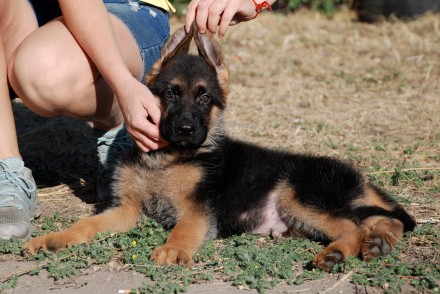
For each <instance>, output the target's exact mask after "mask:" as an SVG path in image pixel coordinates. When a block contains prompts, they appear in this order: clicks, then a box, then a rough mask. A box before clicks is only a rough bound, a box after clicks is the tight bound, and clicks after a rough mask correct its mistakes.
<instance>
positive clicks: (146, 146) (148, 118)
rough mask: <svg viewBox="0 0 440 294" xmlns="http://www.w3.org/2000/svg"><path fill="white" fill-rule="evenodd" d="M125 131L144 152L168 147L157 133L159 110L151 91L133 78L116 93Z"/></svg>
mask: <svg viewBox="0 0 440 294" xmlns="http://www.w3.org/2000/svg"><path fill="white" fill-rule="evenodd" d="M116 95H117V97H118V98H119V99H118V101H119V106H120V108H121V111H122V114H123V116H124V121H125V125H126V127H127V131H128V132H129V133H130V135H131V136H132V138H133V140H134V141H135V142H136V144H137V146H138V147H139V148H140V149H141V150H142V151H144V152H148V151H151V150H156V149H159V148H162V147H165V146H166V145H168V143H167V142H166V141H164V140H163V139H162V138H161V136H160V133H159V122H160V109H159V107H158V105H157V103H156V98H155V97H154V95H153V94H152V93H151V91H150V90H149V89H148V88H147V87H146V86H145V85H144V84H142V83H141V82H139V81H138V80H137V79H135V78H131V79H129V80H128V81H127V82H126V84H125V87H123V89H122V91H119V92H118V93H116Z"/></svg>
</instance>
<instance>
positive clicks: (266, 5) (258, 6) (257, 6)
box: [252, 0, 272, 18]
mask: <svg viewBox="0 0 440 294" xmlns="http://www.w3.org/2000/svg"><path fill="white" fill-rule="evenodd" d="M252 2H254V5H255V12H256V13H257V14H256V15H255V16H254V18H256V17H257V16H258V14H259V13H260V12H261V11H263V10H264V9H266V8H269V10H272V6H270V4H269V3H267V1H263V2H261V3H260V4H258V3H257V2H255V0H252Z"/></svg>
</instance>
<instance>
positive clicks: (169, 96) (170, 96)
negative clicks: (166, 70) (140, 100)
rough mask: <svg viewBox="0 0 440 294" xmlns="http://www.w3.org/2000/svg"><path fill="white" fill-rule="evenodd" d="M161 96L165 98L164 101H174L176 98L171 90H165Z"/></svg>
mask: <svg viewBox="0 0 440 294" xmlns="http://www.w3.org/2000/svg"><path fill="white" fill-rule="evenodd" d="M163 96H164V97H165V99H167V100H174V99H175V98H176V95H175V94H174V92H173V90H171V89H166V90H165V91H164V92H163Z"/></svg>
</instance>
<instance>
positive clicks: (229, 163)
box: [25, 29, 415, 270]
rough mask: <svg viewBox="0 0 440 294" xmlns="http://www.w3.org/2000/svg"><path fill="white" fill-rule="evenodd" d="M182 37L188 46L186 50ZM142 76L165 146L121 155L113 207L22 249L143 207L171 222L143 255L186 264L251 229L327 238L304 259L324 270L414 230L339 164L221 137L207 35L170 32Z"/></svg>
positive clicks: (54, 246) (122, 220)
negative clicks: (215, 241) (218, 240)
mask: <svg viewBox="0 0 440 294" xmlns="http://www.w3.org/2000/svg"><path fill="white" fill-rule="evenodd" d="M193 31H194V30H193ZM193 37H194V40H195V42H196V45H197V48H198V51H199V55H198V56H195V55H189V54H188V48H189V44H190V41H191V40H192V39H193ZM147 85H148V86H149V88H150V89H151V91H152V92H153V93H154V95H155V96H156V97H157V99H158V101H159V104H160V107H161V110H162V118H161V122H160V131H161V134H162V136H163V137H164V138H165V139H166V140H167V141H169V142H170V145H169V146H168V147H166V148H163V149H161V150H157V151H154V152H150V153H142V152H140V151H139V150H137V151H134V152H133V153H132V154H130V156H129V157H128V158H127V159H126V160H125V162H124V163H123V164H122V165H121V166H120V167H119V169H118V170H117V173H116V177H115V178H116V183H115V187H114V188H115V189H114V190H115V196H116V198H117V200H116V203H115V205H114V207H113V208H111V209H109V210H107V211H105V212H104V213H102V214H99V215H96V216H92V217H88V218H85V219H82V220H80V221H79V222H78V223H77V224H75V225H74V226H72V227H71V228H69V229H67V230H65V231H63V232H58V233H51V234H49V235H46V236H43V237H39V238H35V239H33V240H31V241H29V242H28V243H27V244H26V245H25V248H26V249H27V250H28V251H29V252H30V253H34V252H36V251H37V250H39V249H40V248H42V249H44V250H58V249H60V248H63V247H66V246H71V245H73V244H77V243H82V242H89V241H90V240H92V239H93V237H94V236H95V235H96V233H97V232H101V231H114V232H121V231H127V230H128V229H130V228H132V227H134V226H136V225H137V223H138V222H139V220H140V217H141V214H142V213H146V214H147V215H148V216H150V217H152V218H154V219H156V220H157V221H158V222H159V223H161V224H162V225H164V226H165V227H166V228H169V229H171V233H170V234H169V237H168V239H167V242H166V243H165V244H164V245H163V246H161V247H159V248H156V249H155V250H154V251H153V253H152V258H153V259H154V260H155V261H156V263H157V264H171V263H180V264H188V263H190V262H191V260H192V257H193V255H194V254H195V253H196V251H197V250H198V248H199V247H200V246H201V245H202V244H203V242H204V241H206V240H208V239H212V238H215V237H217V236H228V235H231V234H239V233H242V232H254V233H259V234H271V235H272V236H274V237H277V236H281V235H283V236H289V235H290V236H298V235H300V236H306V237H309V238H312V239H319V240H327V241H329V245H328V246H327V247H326V248H325V249H324V250H323V251H322V252H320V253H319V254H318V255H316V257H315V258H314V260H313V264H314V265H315V266H317V267H320V268H323V269H325V270H328V269H329V268H331V267H332V266H333V265H334V264H335V263H337V262H339V261H343V260H344V259H345V258H346V257H347V256H360V257H362V258H364V259H365V260H369V259H370V258H372V257H376V256H380V255H382V254H386V253H389V252H390V251H391V250H392V249H393V247H394V246H395V244H396V242H397V241H398V240H399V239H400V238H401V237H402V234H403V232H404V231H408V230H412V229H413V228H414V226H415V222H414V220H413V219H412V218H411V217H410V216H409V215H408V214H407V213H406V212H405V211H404V209H403V208H402V207H401V206H400V205H399V204H398V203H396V202H395V201H394V200H392V199H391V198H390V197H389V196H388V195H387V194H386V193H385V192H383V191H382V190H381V189H379V188H377V187H375V186H374V185H373V184H371V183H369V182H368V180H367V179H366V178H365V177H364V176H362V175H361V174H360V173H359V172H358V171H356V170H355V169H354V168H353V167H351V166H350V165H348V164H346V163H343V162H341V161H339V160H335V159H330V158H327V157H315V156H309V155H301V154H292V153H285V152H280V151H274V150H269V149H264V148H261V147H258V146H255V145H253V144H249V143H245V142H241V141H237V140H235V139H231V138H229V137H228V136H226V135H225V133H224V126H223V110H224V108H225V104H226V97H227V95H228V92H229V88H228V85H229V71H228V68H227V67H226V65H225V63H224V61H223V57H222V54H221V52H220V50H219V47H218V45H217V43H216V42H215V40H213V37H212V36H211V35H210V34H208V33H205V34H199V33H193V32H191V33H188V34H187V33H185V31H184V30H183V29H181V30H179V31H177V32H176V33H175V34H174V35H173V36H172V37H171V38H170V40H169V41H168V43H167V44H166V45H165V47H164V49H163V50H162V57H161V59H160V60H159V61H158V62H156V64H155V65H154V66H153V68H152V70H151V72H150V74H149V75H148V77H147Z"/></svg>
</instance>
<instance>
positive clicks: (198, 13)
mask: <svg viewBox="0 0 440 294" xmlns="http://www.w3.org/2000/svg"><path fill="white" fill-rule="evenodd" d="M275 1H276V0H267V1H266V2H267V3H268V4H269V5H272V4H273V3H275ZM263 2H264V1H262V0H255V3H257V4H261V3H263ZM255 3H254V2H253V1H252V0H192V1H191V2H190V3H189V5H188V9H187V12H186V22H185V29H186V31H187V32H188V31H189V30H190V27H191V24H192V23H193V22H194V21H195V23H196V24H197V26H198V28H199V31H200V32H201V33H204V32H205V31H206V30H209V31H211V32H212V33H214V34H215V33H217V30H218V35H219V37H223V36H224V35H225V34H226V31H227V30H228V27H229V26H230V25H235V24H238V23H240V22H242V21H249V20H251V19H253V18H255V16H256V15H257V12H256V10H255V8H256V7H255Z"/></svg>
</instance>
